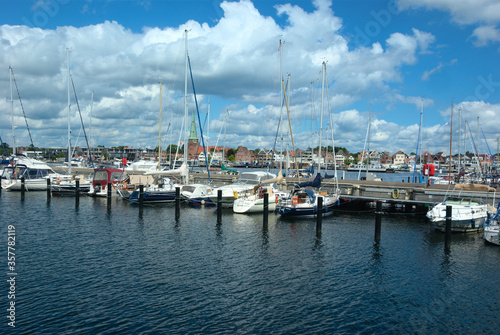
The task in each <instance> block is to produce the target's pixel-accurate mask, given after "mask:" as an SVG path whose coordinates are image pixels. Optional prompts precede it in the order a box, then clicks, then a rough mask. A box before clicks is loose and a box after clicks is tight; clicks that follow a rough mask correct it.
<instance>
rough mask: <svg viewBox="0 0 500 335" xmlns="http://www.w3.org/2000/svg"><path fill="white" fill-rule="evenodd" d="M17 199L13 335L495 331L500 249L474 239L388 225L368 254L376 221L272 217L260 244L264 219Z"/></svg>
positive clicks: (418, 220) (418, 219)
mask: <svg viewBox="0 0 500 335" xmlns="http://www.w3.org/2000/svg"><path fill="white" fill-rule="evenodd" d="M20 198H21V196H20V194H19V193H14V192H2V195H1V196H0V208H1V213H2V218H3V222H4V224H3V225H2V236H4V238H3V240H4V241H5V242H4V243H5V245H4V248H2V259H4V260H5V263H4V264H5V265H4V268H5V269H6V267H7V261H6V258H7V257H6V251H7V226H8V225H14V226H15V231H16V273H17V277H16V298H15V299H16V300H15V302H16V329H15V331H17V332H21V333H45V334H47V333H58V334H70V333H82V334H91V333H92V334H94V333H101V334H114V333H138V334H139V333H146V334H153V333H154V334H161V333H164V334H167V333H168V334H176V333H178V334H191V333H223V334H234V333H245V334H246V333H251V334H268V333H277V334H285V333H286V334H303V333H308V334H311V333H317V334H320V333H321V334H322V333H342V334H351V333H361V334H387V333H397V334H401V333H403V334H404V333H410V334H411V333H461V334H464V333H470V334H479V333H484V334H493V333H498V332H499V331H500V326H499V325H498V317H499V315H500V312H499V310H500V308H499V307H500V290H499V287H498V285H499V280H498V275H499V269H500V248H498V247H493V246H489V245H486V244H484V242H483V240H482V239H481V236H480V235H477V234H470V235H453V238H452V245H451V250H449V251H445V249H444V235H443V234H440V233H437V232H434V231H432V230H431V228H430V225H429V223H428V222H427V221H426V220H425V218H424V217H423V216H421V215H384V217H383V219H382V235H381V241H380V243H378V244H377V243H374V220H375V219H374V214H373V212H367V213H353V212H340V211H337V212H336V213H335V214H334V215H333V216H329V217H325V218H324V219H323V229H322V234H321V236H319V237H317V236H316V231H315V220H314V219H311V220H297V221H290V220H282V219H280V218H279V217H278V216H276V215H274V214H271V215H269V226H268V229H267V230H265V229H263V227H262V217H261V215H252V216H246V215H236V214H233V213H232V212H231V211H226V210H225V211H224V213H223V216H222V222H221V224H217V216H216V211H215V210H214V208H189V207H185V206H183V207H182V211H181V215H180V219H179V220H178V221H176V220H175V218H174V208H173V207H172V206H168V207H146V208H144V211H143V213H142V215H141V214H140V213H139V210H138V207H137V206H132V205H129V204H128V203H127V202H125V201H123V200H121V199H119V198H114V199H113V200H112V207H111V210H110V211H108V210H107V206H106V199H95V198H87V197H82V198H81V199H80V206H79V208H78V209H75V200H74V198H64V197H62V198H56V197H53V198H52V200H51V202H50V204H47V201H46V196H45V193H44V192H40V193H30V192H28V193H26V196H25V200H24V201H21V200H20ZM7 272H8V270H7V269H6V270H5V271H4V278H6V277H7ZM6 279H8V278H6ZM7 288H8V287H7V286H6V290H7ZM3 299H4V301H3V302H2V304H3V306H4V307H5V308H7V307H8V299H7V294H5V295H4V298H3ZM4 313H7V312H5V309H4ZM7 322H8V319H7V318H5V317H4V324H3V325H1V327H2V329H3V330H7V329H8V328H10V327H9V326H8V325H7ZM11 330H12V329H11ZM2 332H4V331H2Z"/></svg>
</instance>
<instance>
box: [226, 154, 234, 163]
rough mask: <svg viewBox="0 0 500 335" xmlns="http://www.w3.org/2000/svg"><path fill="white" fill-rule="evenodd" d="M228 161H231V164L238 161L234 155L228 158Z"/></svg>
mask: <svg viewBox="0 0 500 335" xmlns="http://www.w3.org/2000/svg"><path fill="white" fill-rule="evenodd" d="M227 160H228V161H231V162H234V161H236V159H235V158H234V155H230V156H229V157H228V158H227Z"/></svg>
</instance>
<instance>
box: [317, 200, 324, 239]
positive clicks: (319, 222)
mask: <svg viewBox="0 0 500 335" xmlns="http://www.w3.org/2000/svg"><path fill="white" fill-rule="evenodd" d="M322 225H323V197H318V207H317V208H316V235H321V229H322V227H321V226H322Z"/></svg>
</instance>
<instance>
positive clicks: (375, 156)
mask: <svg viewBox="0 0 500 335" xmlns="http://www.w3.org/2000/svg"><path fill="white" fill-rule="evenodd" d="M183 148H184V146H180V147H179V148H178V147H177V146H176V145H169V146H167V148H166V149H163V148H162V150H161V161H162V162H164V163H166V164H168V163H170V162H173V161H175V160H177V161H181V160H182V159H183V155H184V152H183ZM178 149H179V150H178ZM318 149H319V148H318V147H317V148H314V149H311V148H308V149H305V150H302V149H297V150H296V154H294V152H293V151H291V150H289V151H284V152H280V151H278V150H276V151H275V150H273V149H266V148H262V149H253V150H251V149H248V148H246V147H243V146H239V147H238V148H236V149H234V148H229V147H215V146H210V147H207V148H206V149H205V150H204V149H203V147H202V146H200V145H199V144H198V142H197V141H190V142H188V153H187V159H188V162H189V164H190V165H195V166H205V165H206V162H207V161H208V162H210V163H211V165H212V166H220V164H221V163H224V164H226V165H227V166H232V167H263V166H266V167H268V166H271V167H279V166H280V165H282V164H288V165H287V166H292V165H294V164H297V165H298V167H299V168H306V167H308V166H310V165H314V166H318V165H321V167H322V168H323V167H325V168H329V169H333V168H334V167H336V168H339V169H343V168H348V167H350V166H351V167H352V166H359V165H360V164H362V165H365V164H368V165H369V166H372V167H377V166H379V167H384V168H387V169H391V168H392V169H396V170H398V169H401V170H404V169H409V168H411V169H412V170H413V166H414V165H415V159H416V160H417V165H418V166H420V165H421V164H434V165H435V166H436V168H437V169H446V170H448V169H449V167H450V159H449V158H450V156H449V154H446V153H444V152H438V153H434V154H433V153H430V152H428V151H426V152H424V153H422V154H421V155H418V156H416V155H415V153H413V152H412V153H410V154H406V153H404V152H402V151H398V152H396V153H394V154H391V153H390V152H386V151H384V152H378V151H377V150H370V151H369V152H367V151H365V150H363V151H361V152H357V153H354V154H351V153H349V152H348V151H347V150H346V149H345V148H338V147H336V148H335V154H334V153H333V150H332V147H327V148H322V150H321V155H320V154H319V151H318ZM6 151H7V153H8V154H10V153H12V148H10V147H9V146H8V145H7V148H6ZM158 151H159V150H158V147H157V148H155V149H142V148H130V147H124V146H120V147H110V148H106V147H104V146H97V147H94V148H91V149H90V157H92V160H93V161H101V162H102V161H122V160H123V159H124V158H125V159H126V160H127V161H129V162H133V161H136V160H140V159H143V160H155V161H157V160H158ZM16 152H17V153H24V154H26V155H27V156H30V157H38V158H41V159H44V160H46V161H53V162H63V161H65V160H66V156H67V148H35V150H32V149H31V148H28V147H17V148H16ZM205 152H206V153H207V158H205ZM88 157H89V150H88V149H87V148H82V147H77V148H74V154H73V159H77V160H87V159H88ZM498 160H499V155H498V154H497V155H496V156H491V155H488V154H479V155H475V154H473V153H470V152H467V153H466V154H465V155H460V156H459V155H458V154H455V155H453V156H452V157H451V167H452V171H459V169H458V167H459V166H460V167H462V168H465V169H467V170H474V169H477V171H483V172H492V171H496V165H498V162H499V161H498Z"/></svg>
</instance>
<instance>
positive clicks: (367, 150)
mask: <svg viewBox="0 0 500 335" xmlns="http://www.w3.org/2000/svg"><path fill="white" fill-rule="evenodd" d="M371 126H372V103H371V102H370V116H369V117H368V137H367V142H366V175H367V176H368V165H369V164H370V131H371Z"/></svg>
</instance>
